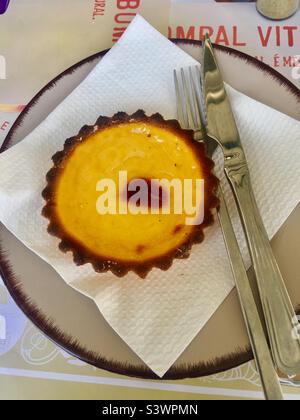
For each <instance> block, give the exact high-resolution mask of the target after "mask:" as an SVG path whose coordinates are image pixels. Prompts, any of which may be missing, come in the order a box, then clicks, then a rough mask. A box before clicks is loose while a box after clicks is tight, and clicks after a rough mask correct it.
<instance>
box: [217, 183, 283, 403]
mask: <svg viewBox="0 0 300 420" xmlns="http://www.w3.org/2000/svg"><path fill="white" fill-rule="evenodd" d="M218 196H219V199H220V209H219V212H218V217H219V221H220V225H221V228H222V232H223V236H224V241H225V244H226V248H227V252H228V256H229V261H230V264H231V269H232V273H233V277H234V279H235V284H236V288H237V292H238V296H239V300H240V304H241V309H242V312H243V316H244V320H245V325H246V327H247V331H248V336H249V339H250V343H251V347H252V350H253V353H254V358H255V362H256V367H257V370H258V372H259V376H260V380H261V384H262V387H263V390H264V394H265V397H266V399H267V400H276V401H280V400H283V395H282V390H281V387H280V384H279V379H278V376H277V373H276V371H275V368H274V365H273V360H272V357H271V353H270V350H269V347H268V344H267V340H266V337H265V334H264V330H263V327H262V323H261V320H260V318H259V314H258V310H257V307H256V303H255V300H254V297H253V294H252V290H251V286H250V283H249V279H248V276H247V272H246V269H245V266H244V262H243V258H242V255H241V251H240V249H239V245H238V243H237V240H236V236H235V233H234V230H233V227H232V223H231V219H230V216H229V213H228V209H227V205H226V202H225V199H224V195H223V192H222V190H221V187H220V188H219V192H218Z"/></svg>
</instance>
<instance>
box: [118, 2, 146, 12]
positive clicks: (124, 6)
mask: <svg viewBox="0 0 300 420" xmlns="http://www.w3.org/2000/svg"><path fill="white" fill-rule="evenodd" d="M140 4H141V0H117V7H118V9H121V10H124V9H137V8H138V7H140Z"/></svg>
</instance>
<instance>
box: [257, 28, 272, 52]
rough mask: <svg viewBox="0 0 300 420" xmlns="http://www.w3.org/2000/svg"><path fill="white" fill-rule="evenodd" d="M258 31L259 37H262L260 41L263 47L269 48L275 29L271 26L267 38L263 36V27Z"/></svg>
mask: <svg viewBox="0 0 300 420" xmlns="http://www.w3.org/2000/svg"><path fill="white" fill-rule="evenodd" d="M257 29H258V34H259V37H260V40H261V45H262V46H263V47H267V46H268V44H269V41H270V37H271V33H272V29H273V28H272V26H269V27H268V29H267V33H266V35H265V36H264V34H263V30H262V27H261V26H258V27H257Z"/></svg>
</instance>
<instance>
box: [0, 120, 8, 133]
mask: <svg viewBox="0 0 300 420" xmlns="http://www.w3.org/2000/svg"><path fill="white" fill-rule="evenodd" d="M8 126H9V121H4V123H3V124H2V125H1V127H0V130H2V131H5V130H6V129H7V127H8Z"/></svg>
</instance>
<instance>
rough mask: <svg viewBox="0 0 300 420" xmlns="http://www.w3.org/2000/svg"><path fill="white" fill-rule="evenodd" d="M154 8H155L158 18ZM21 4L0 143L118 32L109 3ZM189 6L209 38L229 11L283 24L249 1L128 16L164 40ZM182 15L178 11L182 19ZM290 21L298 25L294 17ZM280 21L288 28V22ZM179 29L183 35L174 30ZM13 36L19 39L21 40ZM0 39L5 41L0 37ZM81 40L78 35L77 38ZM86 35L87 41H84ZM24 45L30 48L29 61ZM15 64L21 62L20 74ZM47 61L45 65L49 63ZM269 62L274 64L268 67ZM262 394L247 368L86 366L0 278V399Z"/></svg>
mask: <svg viewBox="0 0 300 420" xmlns="http://www.w3.org/2000/svg"><path fill="white" fill-rule="evenodd" d="M154 2H157V5H159V8H160V14H159V17H158V16H157V15H158V14H157V13H156V12H155V10H156V8H155V5H154ZM26 3H27V4H26V7H25V5H24V2H23V0H15V1H14V2H11V3H10V6H9V8H8V10H7V11H6V13H5V14H4V15H1V16H0V21H1V23H0V25H1V26H0V87H1V89H0V143H1V141H3V139H4V138H5V136H6V134H7V132H8V130H9V128H10V126H11V125H12V123H13V121H14V120H15V119H16V117H17V116H18V114H19V112H20V111H21V110H22V108H23V107H24V104H26V103H27V102H28V101H29V100H30V98H31V97H32V96H33V95H34V94H35V93H36V92H37V91H38V90H39V89H40V88H41V87H42V86H43V85H44V84H45V83H46V82H47V81H49V80H51V79H52V78H53V77H54V76H56V75H57V74H59V73H60V72H61V71H62V70H64V69H65V68H67V67H69V66H70V65H71V64H73V63H75V62H77V61H79V60H80V59H82V58H83V57H86V56H89V55H90V54H92V53H94V52H97V51H99V50H102V49H106V48H109V47H110V46H111V45H112V41H113V37H114V35H113V34H114V33H116V26H118V23H117V22H116V16H117V15H118V13H120V10H118V9H117V7H116V6H111V5H109V6H107V8H106V10H105V11H104V12H101V11H100V10H99V9H98V8H97V6H96V2H95V1H94V0H88V1H86V0H84V1H83V0H76V1H75V2H74V1H73V0H64V1H63V2H61V1H60V0H54V1H52V2H51V5H50V4H49V3H50V2H47V5H46V4H45V3H44V5H41V4H40V3H43V2H36V1H35V0H28V1H27V2H26ZM111 3H113V2H111ZM116 3H117V2H116ZM183 7H185V9H182V8H183ZM218 7H222V13H219V14H218V13H216V12H218V11H217V10H216V8H218ZM194 8H196V11H197V12H199V11H200V12H203V15H205V17H206V18H205V19H206V20H205V22H206V23H207V24H208V23H209V25H211V26H212V27H213V28H214V29H215V34H214V35H215V36H217V34H216V32H217V28H219V26H220V24H221V23H222V22H221V21H218V19H216V16H219V15H220V16H221V15H222V16H223V19H225V24H227V25H229V26H228V27H232V25H233V26H234V25H235V21H236V20H238V18H237V12H238V13H240V16H241V18H244V17H245V12H247V13H248V14H249V16H250V15H251V16H252V25H254V26H253V27H255V25H256V27H257V24H261V25H263V26H264V28H267V27H268V26H269V25H271V26H272V25H273V26H281V27H282V25H284V24H285V25H287V23H276V24H275V23H270V22H269V21H264V20H263V21H262V18H261V17H260V16H259V15H258V14H256V12H255V6H254V4H253V3H252V4H251V3H248V4H247V3H244V4H227V7H226V6H224V4H222V3H215V2H214V1H210V0H204V1H203V0H198V1H195V0H172V1H171V0H166V1H164V2H161V0H159V1H158V0H142V1H141V4H140V6H139V9H138V10H136V11H139V12H141V13H142V14H143V15H144V16H145V17H146V18H147V19H149V20H150V21H151V23H153V24H154V25H155V26H156V27H157V28H158V29H159V30H160V31H161V32H162V33H164V34H168V33H169V34H170V33H172V34H177V35H178V33H179V34H180V31H183V33H184V34H186V35H189V33H188V30H189V28H190V26H189V25H194V20H193V19H194V17H193V16H194V15H195V12H194V11H195V9H194ZM182 10H184V11H185V13H184V15H182ZM224 11H225V14H224ZM58 12H59V16H60V17H59V16H58ZM127 12H128V11H127ZM101 13H102V14H103V13H104V15H103V16H102V15H101ZM16 16H18V20H17V22H16ZM63 16H65V17H66V18H67V19H64V18H63ZM53 19H54V20H53ZM119 19H120V18H119ZM256 19H257V22H256ZM292 19H295V21H297V19H298V21H299V15H297V16H296V17H294V18H292ZM117 20H118V19H117ZM247 22H249V20H248V21H247ZM262 22H263V23H262ZM288 22H290V24H291V25H292V24H293V22H294V20H289V21H288ZM240 23H242V21H241V20H240ZM168 26H169V31H168ZM180 27H182V28H183V29H182V30H181V29H178V28H180ZM50 28H51V29H50ZM47 29H48V31H47ZM117 29H118V28H117ZM298 29H299V28H298ZM20 30H22V31H23V35H24V37H21V35H20ZM37 30H38V31H41V37H40V42H39V43H36V42H34V38H35V37H36V31H37ZM178 31H179V32H178ZM228 31H229V29H228ZM249 31H250V29H249ZM228 33H229V32H228ZM4 34H5V35H6V36H2V35H4ZM49 34H50V35H49ZM8 35H9V37H8ZM62 35H63V36H62ZM82 35H85V36H84V38H83V37H82ZM194 35H195V32H194ZM87 36H88V37H89V43H86V39H87ZM194 37H195V36H194ZM21 38H22V40H21ZM270 38H271V35H270ZM14 39H15V42H14ZM240 41H241V40H240ZM229 42H231V45H232V43H233V44H234V42H235V43H238V40H237V39H235V40H234V39H231V41H229ZM272 42H273V41H272ZM274 42H275V41H274ZM240 43H241V42H240ZM28 45H30V46H32V47H31V54H30V57H29V56H28ZM234 46H235V47H238V48H239V49H242V50H245V51H248V52H249V53H252V55H256V54H255V53H257V55H259V54H260V53H261V44H259V43H257V51H256V50H253V43H252V44H251V49H250V50H247V48H248V47H247V46H236V45H234ZM254 47H255V45H254ZM299 47H300V45H299V44H298V45H293V46H289V45H287V44H286V43H284V42H282V45H281V46H280V47H278V48H277V49H275V50H274V43H273V44H270V48H269V49H268V48H267V49H265V47H264V50H266V51H269V52H270V51H271V55H270V53H269V55H268V54H266V56H268V59H270V57H271V59H272V54H273V55H274V51H275V54H278V56H279V57H286V56H295V54H296V53H295V51H296V50H297V49H298V51H300V49H299ZM249 48H250V47H249ZM45 51H46V54H47V57H48V58H49V60H48V61H47V62H46V63H44V64H43V61H42V60H41V57H44V56H45ZM17 59H18V60H20V59H21V60H22V63H23V64H24V66H23V67H22V72H20V66H18V65H17ZM273 59H274V57H273ZM279 60H280V58H279ZM49 62H51V63H53V64H51V65H49ZM270 64H273V66H274V61H273V63H271V62H270ZM275 64H276V63H275ZM1 66H2V67H1ZM278 70H279V71H281V70H282V72H283V73H284V74H285V75H286V76H289V75H290V80H292V81H294V82H295V84H296V85H297V84H299V79H300V77H299V79H298V73H297V72H293V67H291V68H289V67H288V66H287V65H286V66H282V68H280V67H278ZM284 393H285V395H286V398H289V399H300V390H299V389H298V390H297V389H295V388H291V387H284ZM262 396H263V395H262V391H261V387H260V382H259V377H258V374H257V372H256V370H255V366H254V363H248V364H246V365H243V366H241V367H238V368H236V369H233V370H231V371H227V372H225V373H222V374H218V375H215V376H212V377H206V378H198V379H187V380H181V381H164V380H162V381H146V380H138V379H134V378H129V377H124V376H120V375H115V374H112V373H109V372H106V371H103V370H99V369H96V368H94V367H92V366H89V365H87V364H85V363H83V362H81V361H79V360H77V359H75V358H74V357H72V356H70V355H69V354H67V353H66V352H64V351H63V350H61V349H60V348H58V347H57V346H56V345H55V344H54V343H52V342H51V341H49V340H48V339H47V338H46V337H45V336H44V335H43V334H42V333H40V332H39V331H38V330H37V329H36V328H35V327H34V326H33V325H32V324H31V323H30V322H29V321H28V320H27V319H26V317H25V316H24V315H23V314H22V312H21V311H20V310H19V309H18V308H17V307H16V305H15V303H14V302H13V300H12V298H11V297H10V296H9V294H8V292H7V291H6V289H5V287H4V285H3V284H2V281H1V279H0V399H108V400H110V399H124V400H127V399H128V400H132V399H149V400H156V399H176V400H181V399H183V400H184V399H235V400H236V399H258V398H262Z"/></svg>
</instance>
